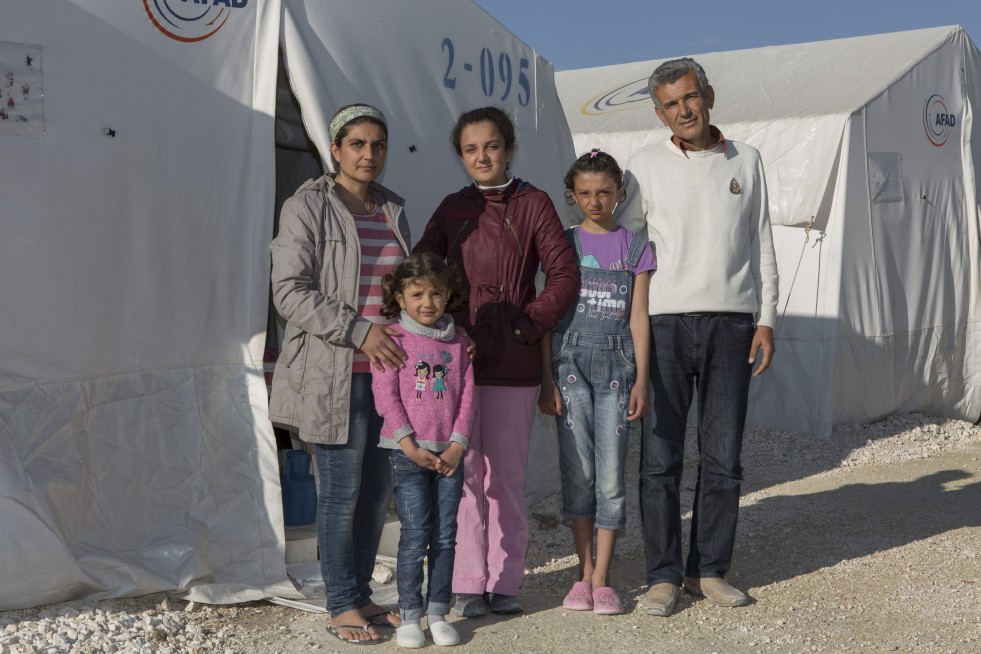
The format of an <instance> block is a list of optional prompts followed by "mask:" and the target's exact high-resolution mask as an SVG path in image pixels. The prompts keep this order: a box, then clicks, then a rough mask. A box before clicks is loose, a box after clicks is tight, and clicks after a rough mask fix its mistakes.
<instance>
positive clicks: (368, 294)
mask: <svg viewBox="0 0 981 654" xmlns="http://www.w3.org/2000/svg"><path fill="white" fill-rule="evenodd" d="M351 215H352V216H353V217H354V226H355V227H356V228H357V230H358V240H359V241H360V242H361V270H360V278H359V281H358V315H360V316H361V317H362V318H365V319H366V320H370V321H371V322H373V323H377V324H381V325H390V324H392V323H393V322H395V321H396V320H397V318H391V319H390V318H386V317H384V316H383V315H381V313H380V312H381V306H382V286H381V280H382V277H384V276H385V275H386V274H388V273H390V272H394V271H395V269H396V268H398V265H399V264H400V263H402V260H403V259H405V253H404V252H403V251H402V246H401V245H399V242H398V240H397V239H396V238H395V234H393V233H392V230H391V229H390V228H389V226H388V220H387V219H386V218H385V214H384V212H382V210H381V207H376V208H375V211H374V213H370V214H362V213H352V214H351ZM351 372H371V365H370V363H369V361H368V356H367V355H366V354H364V353H363V352H362V351H361V350H358V349H356V350H355V351H354V362H353V363H352V365H351Z"/></svg>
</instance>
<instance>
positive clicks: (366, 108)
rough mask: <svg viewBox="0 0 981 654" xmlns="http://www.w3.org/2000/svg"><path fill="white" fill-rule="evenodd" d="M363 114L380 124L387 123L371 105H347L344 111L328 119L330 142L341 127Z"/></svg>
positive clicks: (334, 138) (380, 113)
mask: <svg viewBox="0 0 981 654" xmlns="http://www.w3.org/2000/svg"><path fill="white" fill-rule="evenodd" d="M363 116H368V117H369V118H374V119H375V120H378V121H380V122H381V123H382V125H386V126H387V125H388V121H386V120H385V115H384V114H383V113H382V112H380V111H378V110H377V109H375V108H374V107H372V106H371V105H369V104H356V105H352V106H350V107H348V108H347V109H345V110H344V111H341V112H340V113H339V114H337V115H336V116H334V119H333V120H331V121H330V127H328V128H327V131H328V133H329V134H330V142H331V143H333V142H334V141H336V140H337V133H338V132H339V131H341V128H342V127H344V126H345V125H347V124H348V123H349V122H351V121H352V120H354V119H355V118H361V117H363Z"/></svg>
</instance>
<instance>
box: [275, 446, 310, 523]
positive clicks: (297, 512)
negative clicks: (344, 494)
mask: <svg viewBox="0 0 981 654" xmlns="http://www.w3.org/2000/svg"><path fill="white" fill-rule="evenodd" d="M280 483H281V484H282V486H283V523H284V524H285V525H286V526H287V527H296V526H299V525H308V524H310V523H311V522H314V521H315V520H316V519H317V482H316V481H314V478H313V475H311V474H310V455H309V454H307V453H306V452H304V451H303V450H291V451H290V452H289V453H288V454H287V455H286V466H285V470H284V473H283V475H282V476H281V477H280Z"/></svg>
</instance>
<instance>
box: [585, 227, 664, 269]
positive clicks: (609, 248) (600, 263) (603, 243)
mask: <svg viewBox="0 0 981 654" xmlns="http://www.w3.org/2000/svg"><path fill="white" fill-rule="evenodd" d="M576 229H578V230H579V242H580V243H581V244H582V253H583V256H582V259H580V261H579V265H581V266H582V267H583V268H600V269H602V270H623V269H624V268H625V264H626V262H625V259H626V258H627V250H628V249H629V248H630V239H632V238H633V236H634V234H633V232H631V231H629V230H627V229H626V228H624V227H622V226H617V228H616V229H615V230H613V231H612V232H609V233H606V234H593V233H592V232H587V231H586V230H585V229H582V228H581V227H577V228H576ZM650 270H657V260H656V259H655V257H654V250H653V249H652V248H651V246H650V244H648V246H647V247H646V248H644V252H643V254H641V255H640V259H638V260H637V265H636V266H635V267H634V269H633V271H632V272H633V273H634V274H637V273H642V272H648V271H650Z"/></svg>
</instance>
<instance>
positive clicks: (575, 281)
mask: <svg viewBox="0 0 981 654" xmlns="http://www.w3.org/2000/svg"><path fill="white" fill-rule="evenodd" d="M563 230H564V227H563V225H562V221H561V220H559V216H558V214H557V213H556V212H555V207H554V206H553V205H552V201H551V200H550V199H549V197H548V195H547V194H546V193H545V192H544V191H541V190H539V189H537V188H535V187H534V186H532V185H531V184H529V183H527V182H524V181H522V180H520V179H517V178H515V179H514V180H513V181H512V182H511V184H509V185H508V187H507V188H506V189H504V190H503V191H486V192H485V191H480V190H478V189H477V188H476V186H473V185H471V186H467V187H466V188H464V189H463V190H461V191H458V192H457V193H452V194H450V195H448V196H446V198H445V199H444V200H443V202H442V203H440V205H439V207H438V208H437V209H436V211H435V213H433V216H432V218H430V219H429V223H428V224H427V225H426V229H425V231H424V232H423V234H422V238H421V239H420V240H419V242H418V243H416V246H415V248H413V252H433V253H435V254H437V255H438V256H441V257H445V258H446V261H447V263H449V264H450V265H451V266H454V267H455V268H456V269H457V270H459V271H460V275H461V276H462V278H463V295H464V299H465V302H464V306H463V308H462V309H460V310H459V311H457V312H455V313H454V314H453V319H454V320H455V321H456V324H457V325H458V326H460V327H463V328H465V329H466V330H467V333H468V334H469V335H470V337H471V338H472V339H473V340H474V342H475V343H476V344H477V356H476V358H475V359H474V378H475V381H476V383H477V384H478V385H484V386H537V385H538V384H540V383H541V373H542V370H541V355H540V354H539V351H538V347H539V346H538V343H539V341H541V339H542V337H544V336H545V334H546V333H547V332H548V331H549V330H550V329H552V327H553V326H554V325H555V323H556V322H558V320H559V318H561V317H562V315H563V314H564V313H565V312H566V310H568V308H569V307H570V306H571V305H572V303H573V302H574V301H575V299H576V297H577V296H578V293H579V266H578V265H577V264H576V261H575V257H574V255H573V252H572V248H571V247H570V246H569V241H568V239H567V238H566V237H565V234H564V232H563ZM539 266H541V269H542V270H543V271H544V272H545V276H546V281H545V288H544V289H542V292H541V293H539V294H537V296H536V288H535V276H536V274H537V273H538V269H539Z"/></svg>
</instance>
